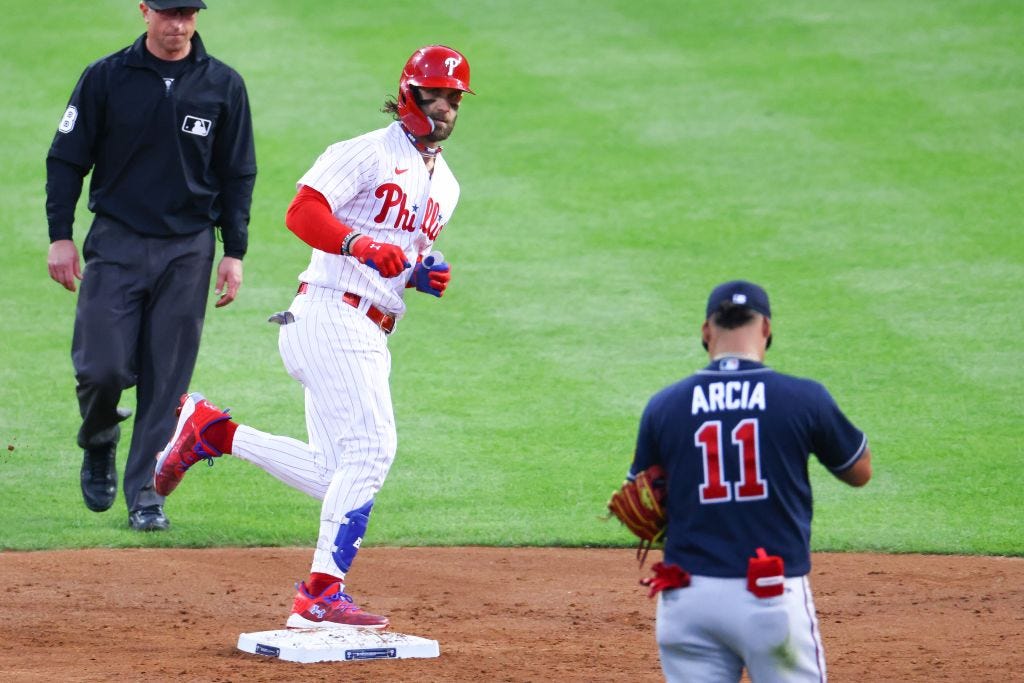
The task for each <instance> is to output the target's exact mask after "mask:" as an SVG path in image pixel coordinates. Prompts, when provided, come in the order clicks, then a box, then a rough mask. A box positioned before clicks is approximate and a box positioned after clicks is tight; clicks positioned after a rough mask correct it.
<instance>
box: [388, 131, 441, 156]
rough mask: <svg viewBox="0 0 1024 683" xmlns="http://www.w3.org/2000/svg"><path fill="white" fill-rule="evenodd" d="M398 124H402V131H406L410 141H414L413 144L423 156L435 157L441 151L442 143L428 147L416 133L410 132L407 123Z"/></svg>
mask: <svg viewBox="0 0 1024 683" xmlns="http://www.w3.org/2000/svg"><path fill="white" fill-rule="evenodd" d="M398 125H400V126H402V132H403V133H405V137H407V138H409V142H411V143H412V146H413V147H415V148H416V150H417V151H418V152H419V153H420V154H421V155H422V156H425V157H430V158H433V157H436V156H437V155H438V154H440V153H441V145H438V146H437V147H427V146H426V145H424V144H423V143H422V142H420V141H419V140H418V139H417V138H416V136H415V135H413V134H412V133H410V132H409V129H408V128H406V127H405V124H403V123H400V124H398Z"/></svg>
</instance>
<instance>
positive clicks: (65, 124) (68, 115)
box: [57, 104, 78, 133]
mask: <svg viewBox="0 0 1024 683" xmlns="http://www.w3.org/2000/svg"><path fill="white" fill-rule="evenodd" d="M76 121H78V107H76V106H75V105H73V104H71V105H68V109H67V111H65V112H64V116H63V117H61V120H60V123H59V124H57V130H58V131H59V132H61V133H70V132H71V131H73V130H74V129H75V122H76Z"/></svg>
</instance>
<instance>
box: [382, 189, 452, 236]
mask: <svg viewBox="0 0 1024 683" xmlns="http://www.w3.org/2000/svg"><path fill="white" fill-rule="evenodd" d="M373 194H374V196H375V197H377V199H383V200H384V203H383V205H382V206H381V207H380V212H379V213H378V214H377V215H376V216H374V217H373V221H374V223H386V222H387V221H388V214H389V213H390V212H391V209H394V208H397V209H398V211H397V212H396V213H395V220H394V227H395V229H396V230H405V231H406V232H415V231H416V214H417V213H418V212H419V210H420V207H418V206H416V205H415V204H413V205H412V211H409V208H408V206H407V204H408V197H409V195H407V194H406V193H405V191H404V190H403V189H402V188H401V187H399V186H398V185H397V184H396V183H384V184H383V185H381V186H379V187H378V188H377V189H376V190H375V191H374V193H373ZM442 220H443V217H442V216H441V205H440V204H439V203H438V202H436V201H434V199H433V198H432V197H428V198H427V208H426V210H425V212H424V214H423V221H422V224H421V225H420V230H421V231H422V232H423V234H424V235H426V236H427V238H428V239H429V240H430V241H431V242H433V241H434V240H435V239H437V235H438V234H439V233H440V232H441V228H443V227H444V223H442V222H441V221H442Z"/></svg>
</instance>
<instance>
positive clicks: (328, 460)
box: [154, 45, 473, 628]
mask: <svg viewBox="0 0 1024 683" xmlns="http://www.w3.org/2000/svg"><path fill="white" fill-rule="evenodd" d="M467 92H468V93H472V92H473V91H472V90H470V87H469V63H468V62H467V61H466V58H465V57H464V56H463V55H462V54H461V53H459V52H458V51H456V50H453V49H452V48H450V47H445V46H442V45H429V46H427V47H424V48H421V49H419V50H417V51H416V52H415V53H413V55H412V56H411V57H410V58H409V60H408V62H407V63H406V65H405V68H404V70H403V71H402V75H401V78H400V80H399V85H398V97H397V100H393V99H391V98H389V99H388V101H387V102H385V106H384V109H383V111H384V112H386V113H390V114H392V116H393V117H394V118H395V119H396V120H395V122H394V123H392V124H391V125H389V126H388V127H386V128H382V129H380V130H376V131H373V132H370V133H367V134H365V135H362V136H360V137H357V138H353V139H351V140H346V141H344V142H338V143H336V144H333V145H331V146H330V147H328V148H327V150H326V151H325V152H324V153H323V154H322V155H321V156H320V157H319V158H318V159H317V161H316V163H315V164H313V167H312V168H311V169H309V171H307V172H306V174H305V175H304V176H302V178H301V179H300V180H299V182H298V193H297V194H296V196H295V198H294V200H293V201H292V203H291V205H290V206H289V208H288V212H287V216H286V221H285V222H286V224H287V226H288V228H289V229H290V230H291V231H292V232H294V233H295V234H296V235H297V236H298V237H299V238H300V239H302V240H303V241H304V242H306V243H307V244H309V245H310V246H311V247H313V255H312V258H311V260H310V263H309V267H308V268H306V270H305V271H303V272H302V273H301V274H300V276H299V280H300V282H301V284H300V285H299V288H298V293H297V295H296V296H295V299H294V301H293V302H292V305H291V307H290V308H289V309H288V310H287V311H284V312H282V313H278V314H275V315H274V316H272V317H271V320H272V321H273V322H277V323H279V324H280V325H281V331H280V335H279V342H278V346H279V350H280V353H281V358H282V360H283V361H284V365H285V368H286V369H287V370H288V373H289V374H290V375H291V376H292V377H294V378H295V379H296V380H298V381H299V382H301V383H302V385H303V387H304V388H305V404H306V428H307V431H308V437H309V441H308V443H304V442H302V441H298V440H296V439H292V438H288V437H284V436H275V435H272V434H267V433H265V432H261V431H258V430H256V429H253V428H252V427H249V426H246V425H242V424H238V423H236V422H234V421H233V420H231V419H230V417H229V416H228V415H227V414H226V412H225V411H221V410H220V409H218V408H217V407H215V406H214V405H212V404H211V403H210V402H209V401H207V400H206V399H205V398H204V397H203V396H202V394H199V393H192V394H187V395H185V396H183V397H182V400H181V405H180V409H179V411H180V412H179V417H178V423H177V428H176V429H175V432H174V435H173V436H172V437H171V439H170V441H169V442H168V444H167V446H166V447H165V448H164V450H163V451H161V452H160V453H159V454H158V456H157V463H156V471H155V476H154V481H155V487H156V490H157V491H159V492H160V493H161V494H162V495H168V494H170V493H171V491H173V490H174V488H175V487H176V486H177V485H178V484H179V483H180V481H181V479H182V477H183V476H184V475H185V472H186V471H187V470H188V468H189V467H191V466H192V465H193V464H195V463H196V462H197V461H199V460H204V459H205V460H208V461H209V462H210V463H211V464H212V462H213V460H212V459H213V458H216V457H219V456H221V455H222V454H224V453H231V454H233V455H235V456H236V457H239V458H241V459H243V460H247V461H249V462H251V463H253V464H255V465H257V466H258V467H261V468H262V469H264V470H266V471H267V472H269V473H270V474H272V475H273V476H275V477H277V478H278V479H280V480H281V481H283V482H284V483H286V484H288V485H289V486H292V487H294V488H296V489H298V490H300V491H304V492H306V493H308V494H309V495H311V496H314V497H316V498H318V499H320V500H322V501H323V505H322V507H321V512H320V533H319V538H318V540H317V544H316V550H315V551H314V553H313V563H312V568H311V572H310V576H309V579H308V580H307V581H304V582H302V583H300V584H299V585H298V586H297V591H298V592H297V594H296V595H295V602H294V606H293V607H292V612H291V615H290V616H289V617H288V621H287V626H288V627H292V628H321V627H323V628H326V627H347V626H363V627H372V628H385V627H387V626H388V619H387V618H386V617H384V616H379V615H376V614H370V613H368V612H366V611H364V610H362V609H360V608H359V607H358V606H357V605H356V604H355V602H354V601H353V600H352V598H351V597H349V596H348V595H347V594H346V593H345V583H344V582H345V577H346V575H347V574H348V571H349V569H350V567H351V566H352V562H353V560H354V559H355V556H356V553H357V552H358V550H359V546H360V544H361V543H362V540H363V535H364V534H365V532H366V528H367V524H368V522H369V519H370V513H371V510H372V508H373V502H374V497H375V496H376V494H377V492H378V491H379V490H380V488H381V486H382V485H383V483H384V478H385V477H386V476H387V473H388V470H389V469H390V467H391V463H392V462H393V460H394V458H395V451H396V449H397V445H398V441H397V436H396V431H395V419H394V412H393V410H392V405H391V390H390V387H389V384H388V375H389V373H390V369H391V356H390V353H389V351H388V345H387V338H388V335H389V334H391V333H392V332H393V331H394V330H395V327H396V325H397V322H398V321H399V320H400V319H401V318H402V315H403V313H404V312H405V304H404V302H403V296H404V294H405V290H406V288H411V287H415V288H416V289H417V290H418V291H420V292H424V293H426V294H430V295H433V296H436V297H440V296H441V295H442V294H443V293H444V291H445V288H446V287H447V286H448V282H449V278H450V269H449V266H448V264H447V263H446V262H445V261H444V260H443V257H441V256H440V254H438V253H437V252H432V251H431V246H432V245H433V244H434V241H435V240H436V239H437V237H438V234H439V233H440V232H441V229H442V228H443V227H444V226H445V224H446V223H447V222H448V221H449V220H450V219H451V216H452V213H453V212H454V210H455V206H456V204H457V203H458V200H459V185H458V183H457V182H456V180H455V177H454V176H453V175H452V172H451V171H450V170H449V168H448V165H447V164H446V163H445V160H444V157H443V156H442V155H441V147H440V146H439V144H438V143H440V142H441V141H443V140H445V139H447V138H448V136H449V135H451V132H452V129H453V128H454V126H455V121H456V118H457V116H458V111H459V105H460V103H461V101H462V96H463V93H467Z"/></svg>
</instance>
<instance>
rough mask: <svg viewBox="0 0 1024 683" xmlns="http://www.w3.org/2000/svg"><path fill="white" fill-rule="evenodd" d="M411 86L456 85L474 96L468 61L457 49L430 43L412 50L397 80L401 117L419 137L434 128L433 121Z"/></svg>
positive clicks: (435, 86) (451, 86) (444, 86)
mask: <svg viewBox="0 0 1024 683" xmlns="http://www.w3.org/2000/svg"><path fill="white" fill-rule="evenodd" d="M412 86H416V87H418V88H454V89H455V90H461V91H463V92H468V93H469V94H471V95H474V94H476V93H474V92H473V91H472V90H470V89H469V62H468V61H467V60H466V58H465V56H463V55H462V53H461V52H459V51H458V50H453V49H452V48H450V47H446V46H444V45H428V46H426V47H421V48H420V49H419V50H416V52H414V53H412V57H409V61H408V62H406V63H405V68H404V69H402V78H401V79H400V80H399V81H398V118H399V120H400V121H401V122H402V123H403V124H404V125H405V127H406V128H407V129H409V132H410V133H412V134H413V135H415V136H417V137H420V136H423V135H429V134H430V133H431V131H433V130H434V122H433V121H432V120H431V119H430V117H429V116H427V115H426V114H424V113H423V110H422V109H420V107H419V105H418V104H417V103H416V96H415V94H414V93H413V91H412Z"/></svg>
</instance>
